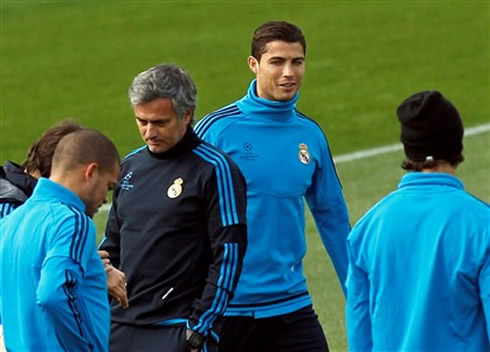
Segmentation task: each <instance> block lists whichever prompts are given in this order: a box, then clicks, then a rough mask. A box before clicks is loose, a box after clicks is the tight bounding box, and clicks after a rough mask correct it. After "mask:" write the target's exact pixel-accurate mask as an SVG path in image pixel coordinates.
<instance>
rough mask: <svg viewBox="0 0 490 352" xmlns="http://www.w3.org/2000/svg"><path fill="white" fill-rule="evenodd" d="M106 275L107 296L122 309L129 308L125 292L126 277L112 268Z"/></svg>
mask: <svg viewBox="0 0 490 352" xmlns="http://www.w3.org/2000/svg"><path fill="white" fill-rule="evenodd" d="M106 273H107V288H108V290H109V294H110V295H111V296H112V297H114V298H115V299H117V300H118V301H119V303H120V304H121V307H123V308H124V309H126V308H128V307H129V302H128V292H127V290H126V275H124V273H123V272H122V271H121V270H118V269H116V268H114V267H113V268H112V270H110V271H106Z"/></svg>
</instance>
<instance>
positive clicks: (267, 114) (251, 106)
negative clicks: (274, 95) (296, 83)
mask: <svg viewBox="0 0 490 352" xmlns="http://www.w3.org/2000/svg"><path fill="white" fill-rule="evenodd" d="M298 98H299V93H296V95H295V96H294V98H293V99H291V100H287V101H273V100H268V99H264V98H260V97H259V96H258V95H257V80H256V79H254V80H253V81H252V82H251V83H250V86H249V88H248V92H247V95H245V96H244V97H243V98H242V99H240V100H239V101H238V102H237V104H238V107H239V108H240V110H241V111H243V112H244V113H245V114H247V115H248V114H251V115H259V117H260V118H261V119H267V120H270V121H277V122H285V121H288V120H291V119H294V118H296V112H295V108H296V101H297V100H298Z"/></svg>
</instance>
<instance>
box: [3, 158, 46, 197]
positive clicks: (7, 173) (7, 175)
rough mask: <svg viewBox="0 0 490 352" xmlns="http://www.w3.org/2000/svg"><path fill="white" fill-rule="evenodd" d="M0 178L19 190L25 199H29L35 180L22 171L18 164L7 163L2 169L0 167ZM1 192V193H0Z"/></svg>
mask: <svg viewBox="0 0 490 352" xmlns="http://www.w3.org/2000/svg"><path fill="white" fill-rule="evenodd" d="M0 169H1V170H0V178H4V179H6V180H7V181H9V182H10V183H11V184H12V185H14V186H15V187H17V188H18V189H19V190H21V191H22V192H23V193H25V195H26V196H27V197H30V196H31V194H32V191H33V190H34V187H35V186H36V182H37V180H36V179H35V178H34V177H32V176H31V175H29V174H27V173H25V172H24V170H22V168H21V166H20V165H19V164H16V163H14V162H12V161H7V162H6V163H5V165H4V166H3V167H0ZM0 192H1V191H0Z"/></svg>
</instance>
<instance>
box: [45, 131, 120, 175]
mask: <svg viewBox="0 0 490 352" xmlns="http://www.w3.org/2000/svg"><path fill="white" fill-rule="evenodd" d="M89 163H97V165H98V166H99V169H100V172H101V173H107V172H113V171H114V167H115V166H116V163H120V159H119V154H118V152H117V149H116V147H115V145H114V143H112V141H111V140H110V139H109V138H107V137H106V136H105V135H104V134H102V133H101V132H99V131H96V130H93V129H89V128H83V129H81V130H79V131H76V132H73V133H70V134H68V135H66V136H65V137H63V138H62V139H61V141H60V142H59V143H58V146H57V147H56V150H55V152H54V155H53V169H54V168H58V167H61V168H63V170H66V171H69V170H73V169H76V168H77V167H78V166H80V165H86V164H89Z"/></svg>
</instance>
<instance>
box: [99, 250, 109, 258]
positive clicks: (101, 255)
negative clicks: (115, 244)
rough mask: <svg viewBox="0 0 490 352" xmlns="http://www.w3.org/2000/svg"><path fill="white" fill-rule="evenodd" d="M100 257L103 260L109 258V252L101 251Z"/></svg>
mask: <svg viewBox="0 0 490 352" xmlns="http://www.w3.org/2000/svg"><path fill="white" fill-rule="evenodd" d="M99 257H100V258H102V259H104V258H109V252H107V251H102V250H100V251H99Z"/></svg>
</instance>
